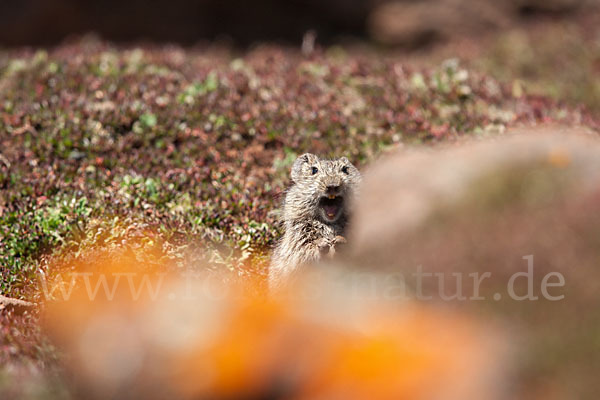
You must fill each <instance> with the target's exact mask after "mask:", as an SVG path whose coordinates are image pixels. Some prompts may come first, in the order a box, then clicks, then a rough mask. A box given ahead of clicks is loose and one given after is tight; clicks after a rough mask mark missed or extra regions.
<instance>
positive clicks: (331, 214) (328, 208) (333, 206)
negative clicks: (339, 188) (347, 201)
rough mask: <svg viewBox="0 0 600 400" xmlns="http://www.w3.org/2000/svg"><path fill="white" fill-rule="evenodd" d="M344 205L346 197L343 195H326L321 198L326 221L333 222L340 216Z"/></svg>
mask: <svg viewBox="0 0 600 400" xmlns="http://www.w3.org/2000/svg"><path fill="white" fill-rule="evenodd" d="M343 207H344V198H343V197H342V196H333V195H329V196H324V197H321V199H320V200H319V208H320V210H321V214H322V215H323V218H324V219H325V220H326V221H330V222H333V221H335V220H336V219H338V218H339V217H340V215H341V214H342V209H343Z"/></svg>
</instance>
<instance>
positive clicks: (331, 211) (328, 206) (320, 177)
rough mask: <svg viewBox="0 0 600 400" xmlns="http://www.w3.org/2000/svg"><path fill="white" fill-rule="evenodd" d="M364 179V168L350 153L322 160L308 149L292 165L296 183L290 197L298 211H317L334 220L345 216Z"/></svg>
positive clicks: (301, 212) (293, 179)
mask: <svg viewBox="0 0 600 400" xmlns="http://www.w3.org/2000/svg"><path fill="white" fill-rule="evenodd" d="M360 179H361V178H360V172H358V169H356V167H355V166H354V165H352V163H351V162H350V161H348V159H347V158H346V157H341V158H338V159H335V160H322V159H319V157H317V156H316V155H314V154H310V153H306V154H303V155H301V156H300V157H298V158H297V159H296V161H295V162H294V165H293V166H292V181H294V186H293V187H292V188H291V189H290V192H289V193H288V195H289V196H290V197H292V198H291V199H289V200H290V201H291V202H293V203H294V206H297V207H296V210H295V211H296V212H297V213H300V214H306V213H311V212H312V213H315V212H316V215H314V216H316V217H318V218H320V219H321V220H322V221H323V222H325V223H329V224H334V223H335V222H337V221H338V220H339V219H340V218H341V217H342V216H345V213H346V212H347V209H348V203H349V202H350V200H351V198H352V197H353V195H354V194H355V192H356V190H357V188H358V185H359V183H360ZM302 216H305V215H302Z"/></svg>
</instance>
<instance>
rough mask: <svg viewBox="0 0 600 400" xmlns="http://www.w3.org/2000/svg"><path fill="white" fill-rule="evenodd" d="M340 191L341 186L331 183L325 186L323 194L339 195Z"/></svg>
mask: <svg viewBox="0 0 600 400" xmlns="http://www.w3.org/2000/svg"><path fill="white" fill-rule="evenodd" d="M341 191H342V187H341V186H340V185H332V186H327V188H326V189H325V194H327V195H328V196H339V195H340V193H341Z"/></svg>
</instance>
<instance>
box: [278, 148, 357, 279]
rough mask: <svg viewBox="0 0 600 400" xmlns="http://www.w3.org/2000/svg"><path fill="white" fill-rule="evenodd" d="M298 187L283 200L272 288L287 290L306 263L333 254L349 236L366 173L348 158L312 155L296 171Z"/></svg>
mask: <svg viewBox="0 0 600 400" xmlns="http://www.w3.org/2000/svg"><path fill="white" fill-rule="evenodd" d="M291 179H292V186H291V187H290V188H289V189H288V191H287V193H286V195H285V198H284V201H283V213H282V218H281V219H282V222H283V229H284V233H283V236H282V237H281V239H280V240H279V242H278V243H277V245H276V247H275V249H274V251H273V255H272V258H271V265H270V268H269V288H270V289H277V288H278V287H280V286H282V285H283V284H284V283H285V282H286V281H287V280H288V278H289V277H290V275H291V274H293V273H294V272H295V271H296V270H297V269H298V267H299V266H301V265H302V264H308V263H315V262H317V261H319V260H320V259H321V257H323V256H333V254H334V253H335V246H336V245H337V244H341V243H345V242H346V239H345V238H344V235H345V231H346V227H347V224H348V220H349V217H350V210H351V204H352V202H353V200H354V198H355V197H356V195H357V193H358V188H359V184H360V181H361V175H360V172H359V171H358V169H357V168H356V167H355V166H354V165H352V163H351V162H350V161H349V160H348V159H347V158H346V157H341V158H338V159H335V160H324V159H320V158H319V157H317V156H316V155H314V154H310V153H306V154H303V155H301V156H300V157H298V158H297V159H296V160H295V161H294V164H293V166H292V170H291Z"/></svg>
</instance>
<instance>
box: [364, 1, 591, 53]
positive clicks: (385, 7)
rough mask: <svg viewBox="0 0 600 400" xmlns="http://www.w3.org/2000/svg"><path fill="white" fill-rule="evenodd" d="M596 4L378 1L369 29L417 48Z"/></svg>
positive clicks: (565, 14) (388, 40)
mask: <svg viewBox="0 0 600 400" xmlns="http://www.w3.org/2000/svg"><path fill="white" fill-rule="evenodd" d="M597 6H598V1H597V0H551V1H544V0H511V1H506V2H504V1H492V0H424V1H411V0H396V1H379V2H376V6H374V7H373V10H372V12H371V14H370V15H369V19H368V22H367V27H368V28H367V29H368V31H369V34H370V36H371V37H372V38H374V39H375V40H377V41H379V42H381V43H384V44H387V45H394V46H403V47H407V48H417V47H422V46H424V45H429V44H432V43H435V42H439V41H444V40H450V39H452V38H455V37H459V36H470V37H473V36H474V35H480V34H482V33H486V32H490V31H494V30H498V29H504V28H507V27H509V26H515V25H517V24H519V23H520V22H522V21H521V17H522V16H524V15H527V16H530V15H536V14H552V15H554V16H563V17H569V16H570V13H571V12H573V11H583V12H589V11H590V10H595V11H597V10H598V7H597Z"/></svg>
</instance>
